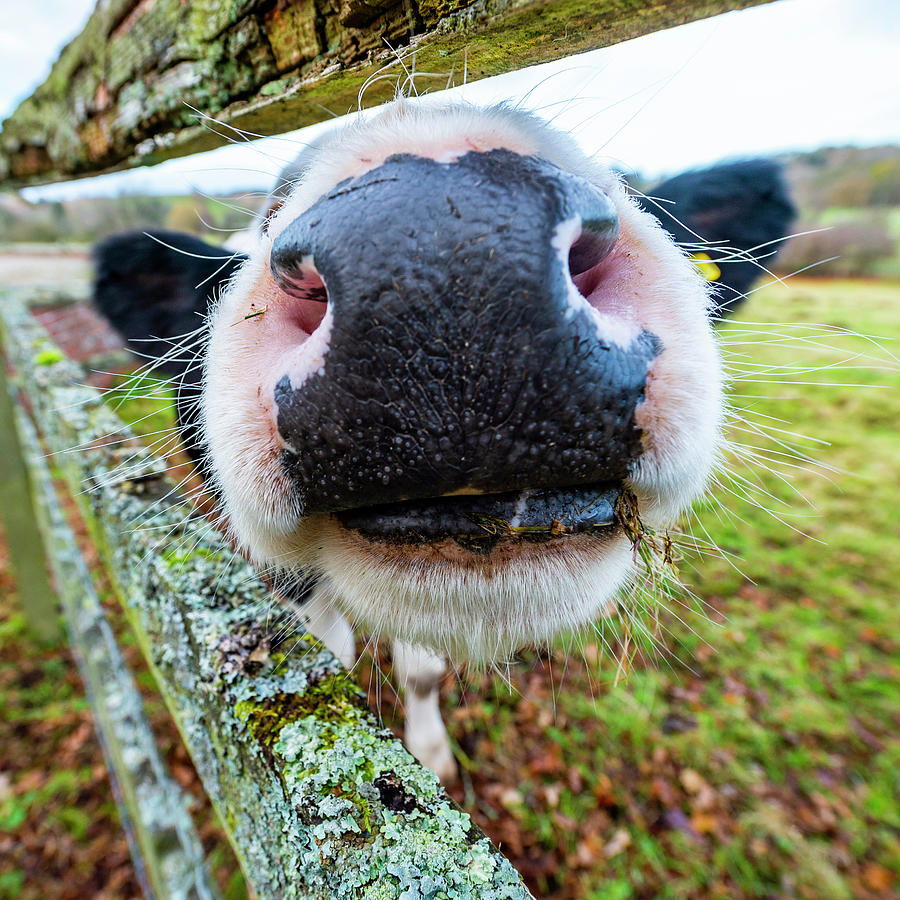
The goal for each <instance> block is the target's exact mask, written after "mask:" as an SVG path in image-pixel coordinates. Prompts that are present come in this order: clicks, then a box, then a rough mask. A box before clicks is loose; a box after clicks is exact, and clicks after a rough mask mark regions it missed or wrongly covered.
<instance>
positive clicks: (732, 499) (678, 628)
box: [0, 280, 900, 900]
mask: <svg viewBox="0 0 900 900" xmlns="http://www.w3.org/2000/svg"><path fill="white" fill-rule="evenodd" d="M740 315H741V316H742V317H743V318H745V319H747V320H748V324H741V323H738V322H732V323H729V324H728V325H727V326H726V327H725V328H723V329H722V334H723V338H724V340H725V344H726V349H727V352H728V355H729V359H730V362H731V365H732V367H733V369H734V370H735V372H736V375H735V382H734V385H733V390H734V394H735V399H734V404H735V409H736V411H737V413H738V414H739V415H741V416H742V417H743V418H742V420H740V421H737V420H736V421H735V423H734V427H733V429H732V438H733V440H734V441H735V442H738V443H740V444H744V445H746V446H745V447H743V448H738V449H739V450H741V452H743V453H744V454H745V455H746V454H747V453H748V452H752V453H753V454H755V456H756V458H755V459H751V460H746V459H745V460H744V461H742V462H740V463H738V464H736V465H733V466H731V470H732V471H733V472H734V473H735V474H734V475H733V476H732V478H731V479H728V478H723V480H722V487H721V488H720V489H719V490H718V491H717V492H716V497H717V501H718V502H717V503H710V504H707V506H706V507H705V508H704V509H702V510H701V511H700V513H699V515H698V517H697V519H696V521H695V522H694V523H693V524H692V525H691V527H690V532H691V533H692V534H693V535H694V537H695V538H696V540H697V542H698V543H701V542H702V543H704V544H708V543H709V542H710V540H712V541H714V543H715V544H716V545H717V546H718V548H720V550H721V552H720V551H718V550H717V551H713V550H712V549H711V548H708V547H707V548H705V549H703V552H696V551H693V552H692V551H689V550H685V551H684V554H685V556H684V559H683V560H682V562H681V564H680V568H681V575H682V578H683V579H684V580H685V582H686V583H687V584H688V585H689V586H690V588H691V590H692V591H693V592H694V594H695V595H696V596H697V597H698V598H701V599H700V601H695V600H688V599H686V598H682V599H681V601H680V603H679V602H676V601H671V600H670V601H669V602H668V603H667V606H668V611H665V610H660V611H658V618H659V625H658V628H657V631H656V633H655V636H654V638H653V641H652V642H651V641H649V640H647V639H646V638H645V639H644V640H643V641H640V642H639V643H638V646H637V649H638V650H640V652H634V651H635V645H634V644H627V643H625V633H624V630H623V628H622V627H621V626H620V627H616V626H604V627H603V629H602V631H601V633H600V635H598V636H597V637H596V638H594V637H591V638H589V639H587V640H586V641H585V646H584V648H583V652H582V653H578V652H576V653H574V654H568V655H567V654H566V653H565V652H564V650H563V648H562V647H559V648H557V649H554V650H552V651H551V652H549V653H542V654H535V653H532V654H525V655H524V656H523V659H522V661H521V662H520V664H519V665H517V666H516V667H514V668H513V670H512V672H511V676H510V680H511V686H512V690H510V689H509V688H508V687H507V685H506V684H504V683H503V682H502V680H500V679H493V680H491V679H488V678H485V679H482V680H481V681H478V680H476V682H475V683H474V684H471V685H467V686H461V685H459V684H450V685H449V686H448V696H447V698H446V702H445V708H446V710H447V717H448V721H449V727H450V730H451V734H452V737H453V740H454V743H455V748H456V751H457V754H458V757H459V759H460V760H461V762H462V765H463V778H462V781H461V783H460V784H458V785H457V786H456V787H455V788H454V789H453V790H454V795H455V796H456V797H457V799H458V800H459V801H460V802H462V803H463V805H464V806H465V807H466V809H467V810H469V811H470V812H472V814H473V816H474V818H475V819H476V820H477V821H478V822H479V824H480V825H481V826H482V827H483V828H485V830H486V831H487V832H488V833H489V834H490V835H491V836H492V837H493V838H494V839H495V840H496V841H498V842H500V843H501V845H502V847H503V849H504V850H505V852H507V853H508V855H509V856H510V858H511V859H512V861H513V862H514V863H515V864H516V865H517V866H518V867H519V868H520V870H521V871H523V873H525V874H526V876H527V877H528V879H529V883H530V884H531V885H532V887H533V889H534V890H535V891H536V893H537V894H538V895H539V896H544V897H552V898H585V900H625V898H640V900H650V898H660V900H662V898H672V900H675V898H690V900H699V898H714V897H715V898H750V897H753V898H781V897H801V898H808V900H842V898H873V900H874V898H883V900H886V898H890V897H896V896H898V893H897V892H898V888H900V799H898V798H900V603H898V599H900V590H898V585H900V548H898V541H897V539H898V521H900V514H898V509H900V477H898V476H900V436H898V433H897V424H898V422H900V391H898V387H900V370H898V368H897V366H896V364H895V363H893V362H891V360H890V356H889V351H891V350H893V352H895V353H896V352H897V347H896V344H895V343H894V341H895V339H896V338H897V336H898V335H900V285H898V284H891V283H883V282H874V281H873V282H847V281H812V280H805V281H801V280H797V281H791V282H789V283H788V284H787V285H786V286H782V285H771V286H769V287H767V288H766V289H765V290H763V291H761V292H759V293H758V294H757V295H756V296H754V298H753V300H752V301H751V302H750V303H749V304H748V305H747V307H746V309H745V310H744V311H742V313H741V314H740ZM751 322H752V323H767V322H777V323H799V324H800V326H801V327H795V326H794V325H791V326H785V325H771V326H770V325H766V324H749V323H751ZM804 323H806V324H804ZM816 323H823V324H824V325H826V326H828V327H827V328H821V327H818V326H817V324H816ZM843 329H851V330H853V331H858V332H861V333H864V334H868V335H875V336H879V337H880V338H881V339H882V340H881V341H880V343H881V347H879V346H878V345H876V344H875V343H872V342H870V341H866V340H863V339H862V338H858V337H852V336H848V335H846V334H844V333H842V330H843ZM884 348H886V349H884ZM857 357H858V358H857ZM823 366H825V367H828V368H821V367H823ZM130 406H131V409H130V415H131V416H132V418H136V417H140V416H141V415H143V414H144V413H145V412H146V410H142V409H139V407H138V406H137V405H136V404H134V405H130ZM762 426H766V427H765V428H763V427H762ZM146 427H147V430H153V429H154V428H156V427H157V422H156V421H154V420H152V419H150V420H147V424H146ZM772 429H781V431H775V430H772ZM788 432H791V433H793V434H788ZM794 435H803V436H805V437H802V438H798V437H796V436H794ZM786 445H789V446H786ZM790 447H799V448H801V450H802V451H803V452H804V453H806V454H808V455H809V456H810V457H811V458H812V461H811V462H804V463H798V461H797V460H796V459H795V458H794V454H795V452H796V450H794V449H790ZM748 448H753V449H752V450H751V449H748ZM766 466H769V467H772V468H774V469H776V470H778V471H776V472H772V471H767V469H766V468H765V467H766ZM681 604H683V605H681ZM652 618H653V616H652V615H648V614H644V615H643V617H642V619H641V621H642V622H649V621H650V620H651V619H652ZM631 631H632V633H634V632H635V631H636V627H632V629H631ZM604 642H606V643H607V644H608V645H609V647H608V648H607V649H606V650H605V651H604ZM651 644H652V646H650V645H651ZM37 659H38V651H37V650H36V648H35V647H34V646H33V645H31V644H30V643H29V641H28V638H27V636H26V635H25V632H24V629H23V628H22V626H21V621H20V619H19V617H18V616H17V615H15V614H11V615H10V616H9V618H8V619H7V621H6V622H5V623H3V624H2V625H0V721H2V722H3V723H5V724H2V725H0V737H2V741H3V748H4V756H5V757H7V761H6V763H5V764H0V773H2V774H0V777H5V779H6V781H5V782H0V897H13V896H18V895H20V894H21V893H22V891H23V890H27V889H25V888H23V887H22V885H23V884H24V883H25V882H27V880H28V878H27V877H26V876H27V874H28V872H27V869H28V865H29V862H28V860H30V859H31V857H28V856H27V854H26V855H23V854H22V853H21V852H19V853H18V855H16V856H15V864H14V865H13V864H10V863H4V862H3V861H2V857H3V855H4V854H3V852H2V851H3V848H4V847H7V848H8V847H10V846H12V847H13V848H14V849H15V848H16V847H18V846H19V845H20V844H21V841H22V840H23V838H22V833H23V829H24V828H26V827H27V823H29V822H31V823H34V822H36V821H37V820H40V821H41V822H42V823H43V824H42V826H41V827H44V828H45V829H49V830H48V831H46V834H47V835H49V836H50V837H54V839H56V840H62V839H63V838H65V841H66V842H67V844H66V846H68V847H70V848H71V850H70V852H71V853H72V854H73V855H74V856H75V857H76V858H77V859H79V860H80V859H81V857H80V856H78V854H80V853H82V850H83V848H84V847H86V846H87V845H88V843H89V842H90V841H95V842H96V841H97V840H99V837H98V835H97V834H96V829H94V830H92V827H93V823H94V821H95V819H94V818H93V817H94V811H95V810H98V809H103V810H105V812H104V813H103V814H104V815H105V816H107V819H106V820H104V821H112V814H111V813H110V812H109V810H107V809H106V806H104V805H103V804H108V798H107V799H104V797H103V796H102V790H103V788H102V785H100V784H99V783H98V776H97V773H96V766H94V767H93V768H92V767H90V766H87V765H86V763H85V762H84V761H83V760H80V758H79V759H70V760H68V761H67V758H66V757H64V756H60V759H59V762H58V765H57V766H55V767H54V768H55V771H54V772H52V773H51V772H45V773H44V776H45V777H43V778H41V777H40V773H39V772H36V766H35V764H34V763H33V762H30V761H29V753H28V748H27V747H26V746H25V742H26V741H29V740H31V739H32V731H30V730H29V728H27V727H24V728H20V727H15V726H13V725H12V724H8V723H11V722H12V721H13V720H14V719H16V717H19V718H20V719H23V718H24V719H26V720H27V721H28V722H30V723H40V725H41V727H42V728H44V729H53V728H54V727H55V728H57V729H61V730H62V732H65V729H66V728H67V727H69V726H68V725H66V724H65V723H71V722H72V721H73V716H74V717H75V722H76V724H78V725H80V724H82V723H84V722H86V721H87V719H86V715H85V713H84V709H83V700H81V699H80V698H79V696H78V690H77V683H75V682H73V679H72V677H71V673H70V672H69V671H68V669H67V668H66V663H65V661H64V658H63V657H62V656H59V655H57V656H52V655H50V656H47V655H45V656H44V657H43V658H40V660H39V662H36V661H35V660H37ZM23 660H27V661H28V662H27V665H23V662H22V661H23ZM26 670H27V671H31V672H36V671H37V672H39V673H40V674H39V676H34V675H32V676H30V678H29V679H23V678H22V677H21V674H22V672H23V671H26ZM364 676H365V672H364ZM377 680H378V679H375V681H376V682H377ZM57 686H59V689H57ZM373 697H374V692H373ZM380 699H381V709H382V712H383V714H384V716H385V719H386V721H387V722H388V724H395V723H396V722H397V721H399V720H398V717H397V709H396V706H395V704H394V702H393V700H392V697H391V696H390V692H389V691H387V690H384V691H383V692H382V695H381V698H380ZM73 710H74V711H76V712H73ZM61 752H62V751H61ZM70 755H71V754H70ZM10 760H11V761H12V763H11V764H10ZM45 764H46V761H45ZM185 777H187V776H185ZM35 804H40V809H39V810H37V811H36V809H35ZM32 827H34V828H36V827H38V826H37V825H33V826H32ZM109 827H111V826H107V829H108V828H109ZM17 841H19V844H17V843H16V842H17ZM117 846H118V844H117ZM35 852H37V850H36V851H35ZM7 858H8V859H13V857H12V856H9V857H7ZM79 864H82V863H79ZM123 865H125V863H123ZM123 883H124V884H126V885H127V884H131V882H123ZM104 889H105V888H104ZM23 896H24V895H23ZM30 896H38V895H37V894H31V895H30ZM42 896H44V897H46V896H48V893H47V889H46V886H45V888H44V892H43V895H42ZM60 896H62V895H61V894H60ZM85 896H95V894H87V895H85ZM96 896H100V894H99V893H97V894H96ZM103 896H108V897H120V896H122V897H124V896H130V894H129V893H128V890H127V888H121V890H120V889H118V888H114V887H113V888H110V889H109V892H107V893H106V894H103Z"/></svg>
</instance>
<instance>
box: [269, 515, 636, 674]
mask: <svg viewBox="0 0 900 900" xmlns="http://www.w3.org/2000/svg"><path fill="white" fill-rule="evenodd" d="M311 519H314V520H316V522H315V532H316V541H315V549H314V550H312V548H310V547H309V546H308V545H307V547H305V548H304V549H305V552H303V553H302V554H299V555H298V556H297V557H296V560H297V563H298V564H299V565H298V568H297V569H296V571H297V572H298V573H301V574H303V575H306V576H307V577H308V575H309V574H313V575H314V576H318V578H319V579H320V580H319V583H318V591H317V593H319V595H320V596H321V594H322V593H323V592H324V593H325V595H326V596H328V595H330V598H329V599H331V601H332V602H333V603H334V604H335V606H337V607H338V608H339V609H340V610H341V611H342V612H343V613H344V614H345V615H346V616H347V618H348V619H349V620H350V621H351V623H352V624H353V625H355V626H357V627H360V628H362V629H364V630H365V631H367V632H368V633H370V634H371V635H373V636H378V637H390V638H396V639H399V640H402V641H406V642H409V643H412V644H419V645H422V646H426V647H430V648H432V649H434V650H435V651H437V652H439V653H442V654H445V655H446V656H448V657H449V658H450V659H452V660H454V661H457V662H463V661H466V662H469V663H474V664H476V665H479V664H491V663H496V662H502V661H503V660H505V659H507V658H509V656H510V655H511V654H512V653H514V652H515V651H516V650H519V649H521V648H523V647H527V646H532V645H545V644H547V642H548V641H550V640H551V639H552V638H553V637H554V635H557V634H559V633H560V632H566V631H570V630H572V629H579V628H582V627H584V626H585V625H587V624H588V623H590V622H592V621H594V620H595V619H596V618H597V617H598V616H600V615H602V614H604V613H606V612H609V611H610V610H611V607H612V606H613V605H614V603H615V599H614V598H615V596H616V594H617V592H618V590H619V589H620V588H621V587H622V585H623V584H624V583H625V582H626V581H627V580H628V578H629V576H630V574H631V572H632V569H633V554H632V548H631V543H630V541H629V540H628V539H627V537H626V536H625V535H624V533H623V532H622V530H621V528H619V527H618V526H615V527H613V528H610V529H608V530H607V531H605V532H604V533H603V534H576V535H562V536H558V537H553V538H552V539H550V540H547V541H544V542H541V543H529V542H525V541H520V540H513V539H504V540H501V541H499V542H497V543H496V544H494V545H493V546H492V547H491V548H490V550H488V551H487V552H485V551H483V550H475V551H473V550H469V549H467V548H465V547H464V546H461V545H460V544H459V543H458V542H457V541H455V540H452V539H449V538H448V539H444V540H434V541H422V542H418V543H414V542H410V541H402V542H392V541H385V540H373V539H371V538H370V537H367V536H366V535H364V534H362V533H360V532H359V531H356V530H353V529H349V528H346V527H344V526H343V525H342V524H341V523H340V522H339V521H338V519H337V518H336V517H334V516H313V517H311ZM304 524H307V523H304ZM311 550H312V552H310V551H311ZM301 558H302V559H303V562H302V563H301ZM282 561H284V557H282ZM289 568H290V566H289Z"/></svg>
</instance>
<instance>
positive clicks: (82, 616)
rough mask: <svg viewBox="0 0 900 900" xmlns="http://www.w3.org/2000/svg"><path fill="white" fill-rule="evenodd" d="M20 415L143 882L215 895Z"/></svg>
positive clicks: (169, 892)
mask: <svg viewBox="0 0 900 900" xmlns="http://www.w3.org/2000/svg"><path fill="white" fill-rule="evenodd" d="M15 418H16V430H17V432H18V435H19V438H20V443H21V447H22V451H23V455H24V457H25V461H26V464H27V466H28V470H29V473H30V475H31V481H32V484H33V485H34V490H35V497H36V499H37V500H38V501H39V502H38V503H37V509H38V525H39V527H40V530H41V533H42V535H43V538H44V545H45V546H46V548H47V556H48V559H49V560H50V567H51V570H52V571H53V576H54V579H55V581H56V585H57V589H58V592H59V596H60V600H61V601H62V608H63V612H64V614H65V620H66V625H67V628H68V632H69V639H70V642H71V646H72V650H73V653H74V656H75V659H76V661H77V663H78V669H79V671H80V672H81V678H82V681H83V682H84V685H85V691H86V693H87V697H88V700H89V701H90V704H91V710H92V712H93V714H94V722H95V725H96V728H97V733H98V735H99V736H100V743H101V745H102V747H103V755H104V757H105V758H106V764H107V769H108V770H109V772H110V779H111V781H112V784H113V794H114V796H115V798H116V804H117V806H118V808H119V813H120V818H121V820H122V824H123V826H124V827H125V833H126V835H127V836H128V843H129V846H130V848H131V855H132V858H133V859H134V862H135V869H136V871H137V873H138V878H139V880H140V882H141V887H142V888H143V891H144V894H145V896H146V897H148V898H158V900H182V898H183V900H216V898H218V897H219V896H220V895H219V892H218V889H217V888H216V886H215V883H214V881H213V880H212V878H211V877H210V875H209V872H208V871H207V869H206V866H205V864H204V855H203V845H202V843H201V841H200V837H199V835H198V834H197V831H196V829H195V828H194V823H193V822H192V821H191V817H190V815H189V814H188V811H187V810H188V806H189V804H190V797H189V796H188V795H187V794H185V792H184V791H183V790H182V789H181V788H180V787H179V786H178V784H177V782H175V781H174V780H173V779H172V778H171V776H170V775H169V773H168V771H167V769H166V766H165V763H164V762H163V761H162V759H161V758H160V755H159V751H158V750H157V748H156V739H155V737H154V735H153V732H152V731H151V729H150V724H149V722H148V721H147V718H146V716H145V714H144V704H143V700H142V699H141V695H140V692H139V691H138V689H137V685H136V684H135V683H134V678H133V676H132V674H131V672H130V670H129V669H128V666H127V664H126V663H125V660H124V659H123V657H122V653H121V651H120V650H119V647H118V644H117V643H116V639H115V636H114V634H113V631H112V628H111V627H110V624H109V622H108V621H107V619H106V616H105V614H104V612H103V607H102V606H101V604H100V600H99V598H98V597H97V594H96V592H95V590H94V585H93V582H92V581H91V578H90V575H89V574H88V571H87V566H86V565H85V563H84V559H83V558H82V556H81V552H80V550H79V548H78V544H77V543H76V541H75V536H74V535H73V534H72V530H71V528H70V527H69V525H68V523H67V522H66V520H65V517H64V516H63V513H62V509H61V507H60V503H59V498H58V497H57V495H56V491H55V490H54V488H53V482H52V481H51V478H50V471H49V469H48V468H47V463H46V461H45V459H44V455H43V451H42V449H41V446H40V443H39V441H38V437H37V432H36V431H35V430H34V426H33V425H32V423H31V420H30V419H29V418H28V417H27V416H26V415H25V413H24V412H23V411H22V409H21V407H17V408H16V415H15Z"/></svg>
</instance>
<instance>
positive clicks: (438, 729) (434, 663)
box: [393, 641, 456, 782]
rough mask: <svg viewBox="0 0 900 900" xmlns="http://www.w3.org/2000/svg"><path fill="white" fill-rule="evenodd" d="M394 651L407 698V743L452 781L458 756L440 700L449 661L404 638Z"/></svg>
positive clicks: (424, 761)
mask: <svg viewBox="0 0 900 900" xmlns="http://www.w3.org/2000/svg"><path fill="white" fill-rule="evenodd" d="M393 655H394V678H395V680H396V682H397V684H398V686H400V687H402V688H403V692H404V695H405V699H406V727H405V732H404V739H405V740H404V743H405V744H406V747H407V749H408V750H409V752H410V753H412V755H413V756H415V757H416V759H418V760H419V762H420V763H422V764H423V765H426V766H428V768H430V769H432V770H434V772H436V773H437V776H438V778H440V779H441V781H443V782H449V781H453V779H454V778H455V777H456V760H455V759H454V758H453V754H452V753H451V751H450V739H449V738H448V736H447V729H446V728H445V727H444V721H443V719H442V718H441V710H440V706H439V704H438V688H439V687H440V683H441V681H442V679H443V677H444V673H445V672H446V671H447V664H446V662H445V661H444V659H443V657H440V656H437V655H436V654H434V653H432V652H431V651H430V650H425V649H424V648H423V647H415V646H413V645H412V644H406V643H403V642H402V641H394V645H393Z"/></svg>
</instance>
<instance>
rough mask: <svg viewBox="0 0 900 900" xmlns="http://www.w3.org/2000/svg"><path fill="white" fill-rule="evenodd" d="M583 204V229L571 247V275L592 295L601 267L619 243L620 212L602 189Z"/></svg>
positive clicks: (576, 283) (585, 291)
mask: <svg viewBox="0 0 900 900" xmlns="http://www.w3.org/2000/svg"><path fill="white" fill-rule="evenodd" d="M579 206H580V207H581V208H580V209H579V210H578V213H579V217H580V219H581V232H580V234H579V235H578V237H577V238H576V239H575V241H574V242H573V243H572V246H571V247H570V248H569V275H570V276H571V278H572V280H573V281H574V282H575V285H576V287H577V288H578V290H579V291H580V292H581V293H582V294H583V295H584V296H588V295H589V294H590V293H591V291H592V290H593V289H594V287H595V286H596V282H597V281H598V280H599V277H600V272H599V270H598V269H597V267H598V266H599V265H600V263H601V262H603V260H604V259H606V257H607V256H609V254H610V252H611V251H612V249H613V247H614V246H615V244H616V239H617V238H618V236H619V215H618V213H617V212H616V207H615V205H614V204H613V202H612V200H611V199H610V198H609V197H608V196H607V195H606V194H604V193H601V192H599V191H592V192H591V196H590V197H588V198H584V199H583V200H582V202H581V203H580V204H579Z"/></svg>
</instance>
